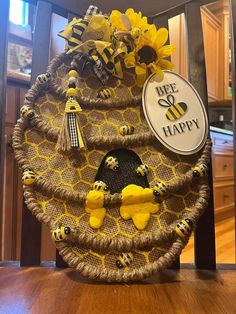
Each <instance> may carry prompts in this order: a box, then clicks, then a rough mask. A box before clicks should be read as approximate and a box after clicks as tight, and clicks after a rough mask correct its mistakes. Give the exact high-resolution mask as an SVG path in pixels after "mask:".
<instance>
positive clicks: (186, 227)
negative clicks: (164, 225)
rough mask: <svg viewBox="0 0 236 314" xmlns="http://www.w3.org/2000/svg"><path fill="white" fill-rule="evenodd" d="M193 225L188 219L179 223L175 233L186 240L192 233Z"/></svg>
mask: <svg viewBox="0 0 236 314" xmlns="http://www.w3.org/2000/svg"><path fill="white" fill-rule="evenodd" d="M192 226H193V223H192V221H191V220H190V219H188V218H186V219H183V220H181V221H180V222H178V223H177V225H176V227H175V232H176V233H177V234H178V235H179V236H180V237H181V238H184V237H186V236H188V235H189V234H190V233H191V231H192Z"/></svg>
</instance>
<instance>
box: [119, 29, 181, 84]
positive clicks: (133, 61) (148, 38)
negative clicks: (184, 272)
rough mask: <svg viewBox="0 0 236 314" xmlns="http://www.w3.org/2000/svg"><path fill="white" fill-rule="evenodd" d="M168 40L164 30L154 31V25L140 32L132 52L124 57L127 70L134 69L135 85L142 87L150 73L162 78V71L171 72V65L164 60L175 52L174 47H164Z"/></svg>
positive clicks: (166, 31)
mask: <svg viewBox="0 0 236 314" xmlns="http://www.w3.org/2000/svg"><path fill="white" fill-rule="evenodd" d="M167 39H168V30H167V29H166V28H160V29H158V30H157V29H156V27H155V25H151V26H150V28H149V29H148V30H147V31H145V32H142V35H141V36H140V37H139V39H138V40H137V42H136V44H135V47H134V50H133V51H131V52H130V53H128V54H127V55H126V56H125V59H124V62H125V66H126V67H127V68H135V73H136V75H137V84H138V86H140V87H142V86H143V84H144V82H145V80H146V78H147V76H148V75H149V74H150V73H156V74H157V75H159V76H163V71H162V70H164V69H168V70H171V69H172V68H173V64H172V63H171V62H170V61H168V60H166V59H165V58H166V57H169V56H170V55H171V54H172V52H173V51H174V50H175V46H174V45H165V43H166V41H167Z"/></svg>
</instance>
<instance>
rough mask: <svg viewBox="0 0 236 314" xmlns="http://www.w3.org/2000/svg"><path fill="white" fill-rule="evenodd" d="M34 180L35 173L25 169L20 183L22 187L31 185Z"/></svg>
mask: <svg viewBox="0 0 236 314" xmlns="http://www.w3.org/2000/svg"><path fill="white" fill-rule="evenodd" d="M35 180H36V176H35V173H34V172H33V171H32V170H30V169H25V170H24V172H23V175H22V183H23V184H24V185H32V184H34V182H35Z"/></svg>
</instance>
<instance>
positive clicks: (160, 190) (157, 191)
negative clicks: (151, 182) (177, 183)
mask: <svg viewBox="0 0 236 314" xmlns="http://www.w3.org/2000/svg"><path fill="white" fill-rule="evenodd" d="M167 193H168V185H166V184H165V183H164V182H162V181H158V182H157V183H156V185H155V186H154V187H153V195H154V196H155V197H161V196H164V195H166V194H167Z"/></svg>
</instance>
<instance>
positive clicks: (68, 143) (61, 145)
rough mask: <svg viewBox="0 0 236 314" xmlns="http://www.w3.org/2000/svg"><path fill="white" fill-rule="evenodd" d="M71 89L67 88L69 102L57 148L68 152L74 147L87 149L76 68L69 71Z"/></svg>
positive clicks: (59, 150) (66, 106)
mask: <svg viewBox="0 0 236 314" xmlns="http://www.w3.org/2000/svg"><path fill="white" fill-rule="evenodd" d="M69 76H70V79H69V89H68V90H67V93H66V96H67V102H66V105H65V113H64V118H63V123H62V128H61V132H60V134H59V137H58V141H57V145H56V150H57V151H58V152H68V151H70V150H71V149H73V148H76V149H80V150H81V149H85V140H84V138H83V135H82V132H81V129H80V124H79V115H78V114H79V112H81V111H82V109H81V107H80V105H79V103H78V101H77V100H76V97H77V91H76V88H75V87H76V86H75V81H76V80H73V79H72V78H75V77H76V76H77V72H76V71H75V70H71V71H70V72H69Z"/></svg>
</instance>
